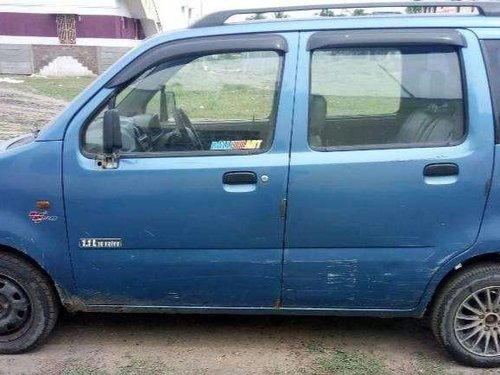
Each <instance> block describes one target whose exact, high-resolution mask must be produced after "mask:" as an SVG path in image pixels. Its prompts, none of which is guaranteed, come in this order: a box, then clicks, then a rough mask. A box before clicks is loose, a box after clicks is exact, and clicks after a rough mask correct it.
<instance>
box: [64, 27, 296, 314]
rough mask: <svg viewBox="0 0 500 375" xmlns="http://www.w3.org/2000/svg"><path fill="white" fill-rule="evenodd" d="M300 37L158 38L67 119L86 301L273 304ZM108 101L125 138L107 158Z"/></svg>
mask: <svg viewBox="0 0 500 375" xmlns="http://www.w3.org/2000/svg"><path fill="white" fill-rule="evenodd" d="M297 44H298V34H296V33H289V34H280V35H277V34H255V35H251V36H248V35H246V36H226V37H224V36H222V37H204V38H199V39H196V38H195V39H189V40H187V41H178V42H171V43H167V44H166V45H161V46H158V47H156V48H154V49H152V50H151V51H150V52H146V53H145V56H140V57H139V58H138V59H137V61H138V63H137V64H135V63H131V64H130V66H128V67H126V68H125V69H124V70H123V72H122V73H121V74H123V75H125V78H124V77H121V76H120V75H118V76H117V77H115V78H114V79H113V81H112V82H111V84H110V85H108V86H109V87H107V88H104V89H103V91H102V92H101V93H100V94H98V95H97V96H96V98H95V99H94V100H93V101H91V102H90V103H89V104H88V105H87V106H86V107H85V108H83V109H82V110H81V112H80V113H79V115H78V116H76V117H75V118H74V119H73V121H72V122H71V124H70V126H69V129H68V131H67V134H66V137H65V148H64V191H65V204H66V211H67V220H68V236H69V242H70V251H71V257H72V261H73V266H74V274H75V279H76V285H77V289H78V293H79V298H81V300H82V301H83V302H84V303H85V304H90V305H92V304H101V305H102V304H111V305H113V304H115V305H133V306H174V307H183V306H184V307H200V306H201V307H215V308H220V307H226V306H227V307H249V306H252V307H271V306H272V305H273V304H275V301H276V300H277V299H278V298H279V297H280V291H281V289H280V288H281V284H280V282H281V265H282V248H283V231H284V219H283V218H282V215H281V214H280V206H281V202H282V200H283V199H284V197H285V193H286V182H287V174H288V163H289V144H290V133H291V131H290V130H291V123H292V111H291V108H292V103H293V87H294V86H293V85H294V77H295V69H296V57H294V55H295V54H296V53H297V51H296V47H297ZM148 53H149V54H150V56H148V55H147V54H148ZM141 59H142V60H141ZM151 59H157V60H158V61H157V62H156V63H154V64H151ZM144 61H147V63H146V62H144ZM134 64H135V65H134ZM141 64H142V66H144V67H146V65H147V64H150V65H149V68H148V69H147V70H146V71H140V69H138V68H137V67H138V66H139V67H140V66H141ZM134 69H136V70H137V71H136V74H135V76H134V77H131V76H132V74H131V73H130V71H131V70H132V71H133V70H134ZM128 75H130V76H128ZM131 78H132V79H131ZM128 81H131V82H132V83H126V82H128ZM115 85H116V87H115ZM103 98H106V100H103ZM109 107H114V109H115V110H117V111H118V112H119V115H120V122H121V136H122V148H121V150H119V151H118V160H117V165H116V166H115V167H113V166H112V165H108V166H109V167H110V168H106V169H103V167H102V162H98V161H96V158H97V159H99V155H100V154H102V152H103V141H102V134H103V130H102V127H103V116H104V113H105V112H106V110H107V109H108V108H109ZM96 108H100V109H99V110H96Z"/></svg>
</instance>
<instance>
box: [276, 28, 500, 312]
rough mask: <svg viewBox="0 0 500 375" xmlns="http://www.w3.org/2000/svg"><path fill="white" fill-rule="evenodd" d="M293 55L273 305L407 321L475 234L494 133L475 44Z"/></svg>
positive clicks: (431, 35)
mask: <svg viewBox="0 0 500 375" xmlns="http://www.w3.org/2000/svg"><path fill="white" fill-rule="evenodd" d="M301 46H302V49H301V51H300V56H299V71H298V75H297V76H298V82H297V87H298V88H299V87H301V88H302V89H300V90H299V89H298V90H297V97H296V107H295V118H294V132H293V139H292V152H291V165H290V182H289V191H288V202H289V205H288V213H287V231H286V248H285V255H284V276H283V280H284V291H283V294H284V299H283V304H284V306H285V307H288V308H296V307H315V308H330V309H372V310H373V309H380V310H387V309H394V310H404V309H412V308H414V307H416V306H417V304H418V302H419V299H420V298H421V296H422V293H423V292H424V290H425V287H426V285H427V284H428V282H429V280H430V278H431V277H432V275H433V274H434V272H435V271H436V270H437V269H439V267H440V265H442V264H443V263H444V262H446V260H447V259H450V258H451V257H452V256H453V255H455V254H458V253H460V252H462V251H465V250H466V249H468V248H470V247H471V246H472V245H473V244H474V242H475V241H476V237H477V235H478V232H479V229H480V224H481V220H482V215H483V210H484V207H485V202H486V199H487V193H488V188H489V181H490V178H491V173H492V165H493V146H494V132H493V129H494V126H493V121H492V120H493V116H492V111H491V101H490V96H489V92H488V81H487V75H486V71H485V66H484V62H483V59H482V54H481V49H480V46H479V43H478V40H477V38H476V37H475V35H474V34H473V33H471V32H470V31H467V30H448V29H441V30H434V29H418V30H417V29H415V30H412V29H405V30H369V31H364V30H356V31H349V30H342V31H340V30H339V31H322V32H317V33H315V32H311V33H302V34H301ZM384 119H385V120H384ZM364 129H370V131H369V132H367V131H364Z"/></svg>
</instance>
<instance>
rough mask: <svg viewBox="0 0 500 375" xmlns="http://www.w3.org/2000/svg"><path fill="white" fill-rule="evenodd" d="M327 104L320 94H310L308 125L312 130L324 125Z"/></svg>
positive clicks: (317, 129) (314, 130)
mask: <svg viewBox="0 0 500 375" xmlns="http://www.w3.org/2000/svg"><path fill="white" fill-rule="evenodd" d="M326 110H327V104H326V99H325V97H324V96H322V95H311V98H310V102H309V126H310V128H311V130H312V131H313V132H315V133H316V132H318V131H320V130H321V129H322V128H323V126H324V125H325V120H326Z"/></svg>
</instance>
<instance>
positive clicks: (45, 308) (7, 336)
mask: <svg viewBox="0 0 500 375" xmlns="http://www.w3.org/2000/svg"><path fill="white" fill-rule="evenodd" d="M0 304H2V307H1V308H0V353H1V354H16V353H22V352H26V351H28V350H31V349H33V348H34V347H36V346H37V345H38V344H39V343H40V342H42V341H43V340H44V339H45V338H46V337H47V336H48V335H49V334H50V332H51V331H52V329H53V328H54V326H55V324H56V321H57V317H58V314H59V304H58V300H57V298H56V295H55V293H54V290H53V288H52V286H51V284H50V282H49V280H48V279H47V277H46V276H45V275H44V274H43V273H41V272H40V271H39V270H38V269H37V268H36V267H34V266H33V265H32V264H30V263H29V262H26V261H25V260H23V259H22V258H20V257H18V256H15V255H13V254H10V253H0Z"/></svg>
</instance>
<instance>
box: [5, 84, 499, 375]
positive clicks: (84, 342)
mask: <svg viewBox="0 0 500 375" xmlns="http://www.w3.org/2000/svg"><path fill="white" fill-rule="evenodd" d="M47 85H50V83H48V84H47ZM47 85H46V86H47ZM65 104H66V101H65V100H62V99H55V98H53V97H49V96H46V95H42V94H40V92H38V93H37V92H36V91H30V90H25V89H24V88H20V87H19V86H16V85H5V84H4V85H0V139H6V138H10V137H12V136H15V135H19V134H22V133H26V132H27V131H29V129H30V127H31V126H33V125H38V126H43V125H44V124H45V123H47V122H48V121H49V120H50V119H51V118H52V117H53V116H54V115H56V114H57V113H58V112H59V111H60V110H61V109H62V108H64V106H65ZM499 373H500V371H487V370H477V369H470V368H466V367H463V366H459V365H458V364H456V363H454V362H453V361H452V360H451V359H450V358H449V357H447V356H446V354H445V353H444V352H443V351H442V350H441V349H440V348H439V347H438V346H437V344H436V342H435V340H434V338H433V337H432V334H431V332H430V331H429V330H428V329H427V328H426V327H425V326H424V325H423V324H422V323H421V322H419V321H416V320H410V319H371V318H331V317H330V318H329V317H293V316H285V317H277V316H273V317H264V316H193V315H173V316H170V315H112V314H89V315H86V314H81V315H69V314H64V315H63V316H62V317H61V319H60V322H59V324H58V325H57V327H56V329H55V331H54V333H53V334H52V335H51V336H50V338H49V339H48V341H47V342H46V343H45V344H44V345H43V346H41V347H40V348H39V349H37V350H35V351H33V352H30V353H27V354H22V355H15V356H11V355H5V356H0V374H9V375H10V374H62V375H89V374H121V375H126V374H137V375H139V374H140V375H142V374H228V375H229V374H230V375H237V374H339V375H356V374H359V375H384V374H438V375H455V374H463V375H472V374H474V375H475V374H478V375H482V374H499Z"/></svg>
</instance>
